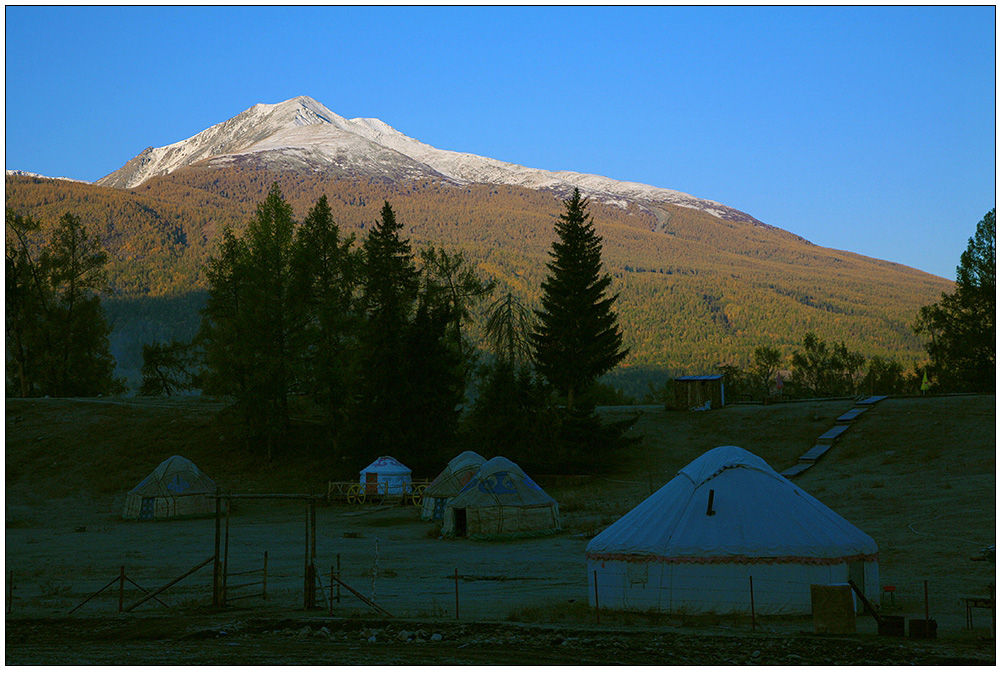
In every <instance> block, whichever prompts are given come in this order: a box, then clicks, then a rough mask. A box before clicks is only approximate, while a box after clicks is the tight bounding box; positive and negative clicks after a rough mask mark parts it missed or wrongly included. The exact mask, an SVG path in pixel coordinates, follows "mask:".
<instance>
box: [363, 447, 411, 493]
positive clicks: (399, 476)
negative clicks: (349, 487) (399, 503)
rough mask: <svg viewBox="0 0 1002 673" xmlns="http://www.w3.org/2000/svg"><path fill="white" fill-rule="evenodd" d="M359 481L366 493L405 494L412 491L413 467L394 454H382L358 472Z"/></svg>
mask: <svg viewBox="0 0 1002 673" xmlns="http://www.w3.org/2000/svg"><path fill="white" fill-rule="evenodd" d="M358 474H359V477H358V483H360V484H361V485H362V486H364V487H365V492H366V493H379V494H382V495H386V494H398V495H399V494H403V493H410V492H411V469H410V468H409V467H407V466H406V465H404V464H403V463H401V462H400V461H399V460H397V459H396V458H394V457H393V456H380V457H379V458H376V459H375V460H374V461H372V462H371V463H369V465H368V466H366V467H365V469H362V470H359V472H358Z"/></svg>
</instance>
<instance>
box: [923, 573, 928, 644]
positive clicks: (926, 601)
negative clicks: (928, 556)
mask: <svg viewBox="0 0 1002 673" xmlns="http://www.w3.org/2000/svg"><path fill="white" fill-rule="evenodd" d="M922 585H923V587H924V588H925V637H926V638H928V637H929V580H922Z"/></svg>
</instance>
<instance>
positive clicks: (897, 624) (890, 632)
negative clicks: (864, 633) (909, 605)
mask: <svg viewBox="0 0 1002 673" xmlns="http://www.w3.org/2000/svg"><path fill="white" fill-rule="evenodd" d="M877 634H878V635H881V636H894V637H897V638H904V637H905V618H904V617H902V616H900V615H880V621H879V622H878V623H877Z"/></svg>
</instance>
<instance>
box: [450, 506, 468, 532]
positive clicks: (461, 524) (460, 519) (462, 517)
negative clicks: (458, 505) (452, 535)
mask: <svg viewBox="0 0 1002 673" xmlns="http://www.w3.org/2000/svg"><path fill="white" fill-rule="evenodd" d="M453 512H454V513H455V517H456V519H455V520H456V537H466V510H465V509H456V510H453Z"/></svg>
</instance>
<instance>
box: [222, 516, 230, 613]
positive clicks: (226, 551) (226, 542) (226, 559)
mask: <svg viewBox="0 0 1002 673" xmlns="http://www.w3.org/2000/svg"><path fill="white" fill-rule="evenodd" d="M229 567H230V501H229V500H227V501H226V530H225V532H224V534H223V572H222V583H223V605H226V598H227V596H226V594H227V591H226V585H227V579H226V574H227V573H228V572H229Z"/></svg>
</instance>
